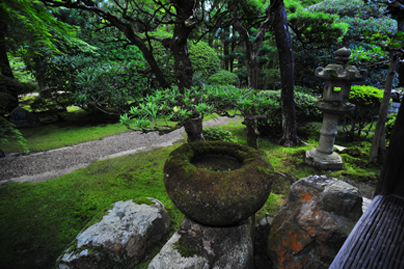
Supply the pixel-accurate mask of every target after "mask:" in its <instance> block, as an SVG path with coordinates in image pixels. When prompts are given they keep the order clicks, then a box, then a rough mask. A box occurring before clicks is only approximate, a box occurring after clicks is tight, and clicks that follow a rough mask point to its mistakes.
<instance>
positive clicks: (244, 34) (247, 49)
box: [233, 15, 270, 89]
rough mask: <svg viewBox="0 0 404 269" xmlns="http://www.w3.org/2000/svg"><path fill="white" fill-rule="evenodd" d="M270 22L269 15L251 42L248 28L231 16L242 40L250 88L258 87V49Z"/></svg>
mask: <svg viewBox="0 0 404 269" xmlns="http://www.w3.org/2000/svg"><path fill="white" fill-rule="evenodd" d="M269 24H270V16H269V15H268V17H267V19H266V20H265V21H264V22H263V23H262V24H261V25H260V28H259V30H258V33H257V35H256V36H255V39H254V42H253V43H252V44H251V41H250V35H249V34H248V30H247V29H246V28H245V27H244V26H242V25H241V23H240V21H239V20H238V18H234V16H233V27H234V29H236V31H237V32H238V33H239V34H240V37H241V40H242V42H243V50H244V62H245V65H246V68H247V74H248V87H249V88H251V89H257V88H258V50H259V48H260V46H261V44H262V42H263V41H264V37H265V33H266V31H267V29H268V26H269Z"/></svg>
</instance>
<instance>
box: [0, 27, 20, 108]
mask: <svg viewBox="0 0 404 269" xmlns="http://www.w3.org/2000/svg"><path fill="white" fill-rule="evenodd" d="M6 35H7V23H6V22H5V21H0V71H1V74H2V75H3V76H5V77H8V78H12V79H14V75H13V70H12V69H11V66H10V62H9V60H8V56H7V46H6ZM6 93H8V94H10V95H11V96H12V97H13V98H14V99H13V100H10V101H9V103H8V105H7V107H6V108H5V112H11V111H12V110H13V109H14V108H16V107H18V93H17V92H16V91H15V90H13V89H6Z"/></svg>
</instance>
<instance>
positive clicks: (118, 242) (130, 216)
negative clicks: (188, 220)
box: [56, 199, 170, 269]
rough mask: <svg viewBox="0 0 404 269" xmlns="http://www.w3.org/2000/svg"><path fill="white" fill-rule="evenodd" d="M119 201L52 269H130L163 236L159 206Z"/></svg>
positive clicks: (165, 227) (164, 229) (164, 221)
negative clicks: (54, 268)
mask: <svg viewBox="0 0 404 269" xmlns="http://www.w3.org/2000/svg"><path fill="white" fill-rule="evenodd" d="M150 200H151V201H152V204H151V205H146V204H136V203H134V202H133V201H132V200H129V201H126V202H124V201H119V202H117V203H115V204H114V205H113V208H112V209H111V210H109V213H108V214H107V215H106V216H104V217H103V219H102V220H101V221H100V222H97V223H95V224H94V225H92V226H90V227H88V228H86V229H85V230H84V231H82V232H81V233H80V234H79V235H78V236H77V237H76V240H75V241H74V242H73V243H72V245H71V246H70V248H68V249H67V250H66V251H65V252H64V253H63V254H62V255H61V256H60V257H59V258H58V260H57V262H56V268H60V269H67V268H94V269H100V268H133V267H134V266H135V265H137V264H139V263H140V262H142V261H143V259H144V258H145V255H146V254H147V253H148V252H149V251H150V250H151V249H152V248H153V247H154V246H155V245H156V244H158V243H159V242H160V240H161V239H162V238H163V236H165V235H166V233H167V231H168V227H169V224H170V219H169V217H168V214H167V211H166V210H165V208H164V206H163V204H162V203H161V202H159V201H158V200H155V199H150Z"/></svg>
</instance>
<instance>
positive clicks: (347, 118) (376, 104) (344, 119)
mask: <svg viewBox="0 0 404 269" xmlns="http://www.w3.org/2000/svg"><path fill="white" fill-rule="evenodd" d="M382 99H383V90H379V89H378V88H375V87H372V86H363V85H355V86H352V88H351V92H350V94H349V102H351V103H352V104H354V105H355V110H353V111H351V112H348V113H345V114H344V115H342V116H341V119H340V122H341V125H342V127H343V130H344V132H345V133H346V134H347V135H348V137H349V138H350V139H351V140H364V139H366V138H367V136H368V134H369V131H370V129H371V128H372V126H373V121H374V117H375V116H376V115H378V113H379V108H380V104H381V102H382ZM365 127H366V128H365Z"/></svg>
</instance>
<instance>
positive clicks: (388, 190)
mask: <svg viewBox="0 0 404 269" xmlns="http://www.w3.org/2000/svg"><path fill="white" fill-rule="evenodd" d="M403 106H404V103H403V101H401V107H400V110H399V112H398V115H397V119H396V124H395V126H394V130H393V132H392V134H391V138H390V146H389V148H388V150H387V154H386V159H385V160H384V162H383V166H382V170H381V171H380V177H379V180H378V182H377V187H376V192H375V196H376V195H378V194H382V195H398V196H400V197H404V184H403V182H404V166H403V163H404V154H403V151H404V140H403V137H404V111H403V110H404V108H403Z"/></svg>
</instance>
